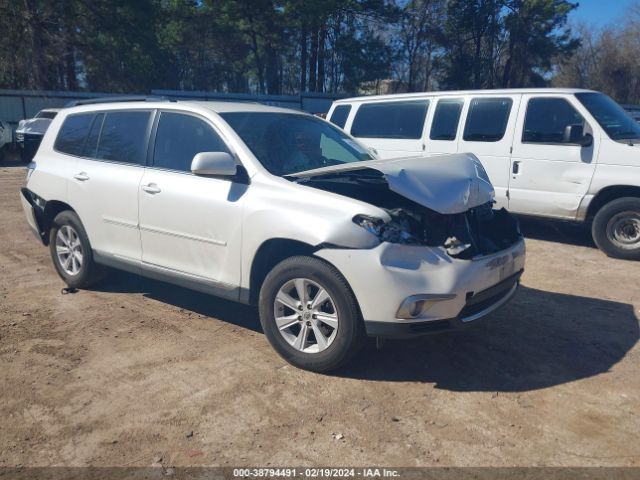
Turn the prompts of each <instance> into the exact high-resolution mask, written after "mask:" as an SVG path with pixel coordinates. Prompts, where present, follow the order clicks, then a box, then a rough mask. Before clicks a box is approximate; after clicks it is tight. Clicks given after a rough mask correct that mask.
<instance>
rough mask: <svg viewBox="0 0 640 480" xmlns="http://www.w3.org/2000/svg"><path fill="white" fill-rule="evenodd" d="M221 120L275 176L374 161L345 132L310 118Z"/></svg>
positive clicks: (271, 115)
mask: <svg viewBox="0 0 640 480" xmlns="http://www.w3.org/2000/svg"><path fill="white" fill-rule="evenodd" d="M220 116H221V117H222V118H223V119H224V120H225V121H226V122H227V123H228V124H229V125H230V126H231V128H233V129H234V130H235V131H236V133H237V134H238V135H239V136H240V138H242V141H243V142H244V143H246V144H247V146H248V147H249V149H250V150H251V152H252V153H253V154H254V155H255V156H256V158H257V159H258V160H259V161H260V163H261V164H262V165H263V166H264V167H265V168H266V169H267V170H268V171H269V172H271V173H272V174H274V175H281V176H282V175H290V174H293V173H298V172H304V171H306V170H313V169H315V168H322V167H327V166H330V165H340V164H343V163H350V162H361V161H364V160H372V159H373V157H372V156H371V155H370V154H369V153H367V151H366V149H365V148H363V147H362V146H360V145H359V144H358V143H357V142H356V141H355V140H353V139H352V138H350V137H349V136H348V135H346V134H345V133H343V132H342V131H341V130H339V129H338V128H336V127H334V126H333V125H331V124H329V123H328V122H325V121H324V120H320V119H318V118H315V117H312V116H309V115H302V114H296V113H279V112H229V113H221V114H220Z"/></svg>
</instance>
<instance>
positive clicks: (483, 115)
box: [464, 98, 513, 142]
mask: <svg viewBox="0 0 640 480" xmlns="http://www.w3.org/2000/svg"><path fill="white" fill-rule="evenodd" d="M512 103H513V101H512V100H511V99H510V98H474V99H473V100H471V105H470V106H469V113H468V114H467V122H466V124H465V127H464V140H465V141H467V142H498V141H500V140H502V138H503V137H504V133H505V130H506V129H507V122H508V121H509V113H510V112H511V105H512Z"/></svg>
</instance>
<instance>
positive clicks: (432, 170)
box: [292, 153, 495, 214]
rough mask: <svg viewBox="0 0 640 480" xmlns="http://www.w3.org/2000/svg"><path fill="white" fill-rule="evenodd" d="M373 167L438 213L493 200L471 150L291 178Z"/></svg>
mask: <svg viewBox="0 0 640 480" xmlns="http://www.w3.org/2000/svg"><path fill="white" fill-rule="evenodd" d="M363 169H373V170H377V171H379V172H381V173H382V174H383V175H384V178H385V180H386V181H387V183H388V185H389V189H390V190H392V191H393V192H395V193H397V194H399V195H402V196H403V197H406V198H408V199H410V200H412V201H414V202H416V203H418V204H420V205H423V206H425V207H427V208H430V209H431V210H435V211H436V212H438V213H442V214H454V213H462V212H466V211H467V210H469V209H470V208H473V207H477V206H478V205H483V204H485V203H487V202H490V201H492V200H493V199H494V196H495V192H494V190H493V185H491V182H490V181H489V177H488V176H487V173H486V172H485V170H484V168H483V167H482V164H481V163H480V161H479V160H478V158H477V157H476V156H475V155H473V154H471V153H457V154H451V155H436V156H431V157H426V156H425V157H406V158H394V159H385V160H370V161H366V162H353V163H344V164H341V165H336V166H331V167H323V168H317V169H314V170H308V171H306V172H299V173H296V174H294V175H292V176H295V177H315V176H317V175H324V174H329V173H340V172H345V173H346V172H350V173H351V174H353V173H354V172H357V171H358V170H363Z"/></svg>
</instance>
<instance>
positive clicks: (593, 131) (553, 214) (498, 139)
mask: <svg viewBox="0 0 640 480" xmlns="http://www.w3.org/2000/svg"><path fill="white" fill-rule="evenodd" d="M327 118H328V119H329V120H330V121H331V122H333V123H334V124H336V125H338V126H340V127H342V128H343V129H344V130H346V131H347V132H348V133H350V134H351V135H352V136H354V137H356V138H358V139H359V140H360V141H361V143H364V144H365V145H367V146H368V147H370V148H372V149H374V150H375V151H376V152H377V155H378V156H379V157H381V158H391V157H399V156H408V155H416V156H423V155H426V156H431V155H438V154H445V153H457V152H472V153H474V154H475V155H476V156H477V157H478V158H480V160H481V162H482V164H483V165H484V167H485V169H486V171H487V173H488V174H489V178H490V179H491V182H492V183H493V185H494V187H495V190H496V201H497V203H498V206H503V207H506V208H508V209H509V210H510V211H512V212H514V213H520V214H525V215H535V216H540V217H550V218H558V219H564V220H572V221H577V222H591V223H592V234H593V239H594V241H595V242H596V244H597V245H598V247H599V248H600V249H601V250H603V251H604V252H605V253H606V254H607V255H609V256H612V257H617V258H627V259H640V124H638V123H637V122H635V121H634V120H633V119H632V118H631V117H630V116H629V115H628V113H627V112H625V110H624V109H623V108H622V107H620V106H619V105H618V104H617V103H615V102H614V101H613V100H611V99H610V98H609V97H607V96H606V95H604V94H602V93H599V92H594V91H589V90H578V89H511V90H479V91H459V92H453V91H452V92H432V93H412V94H398V95H381V96H369V97H357V98H348V99H343V100H338V101H336V102H334V103H333V105H332V106H331V109H330V110H329V113H328V115H327Z"/></svg>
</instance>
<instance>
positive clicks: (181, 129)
mask: <svg viewBox="0 0 640 480" xmlns="http://www.w3.org/2000/svg"><path fill="white" fill-rule="evenodd" d="M201 152H229V150H228V149H227V147H226V145H225V144H224V142H223V141H222V139H221V138H220V136H219V135H218V134H217V133H216V132H215V131H214V130H213V128H211V127H210V126H209V125H208V124H207V123H206V122H205V121H203V120H201V119H200V118H198V117H194V116H193V115H185V114H182V113H174V112H162V113H161V115H160V120H159V121H158V133H157V134H156V141H155V146H154V151H153V166H154V167H158V168H163V169H167V170H178V171H181V172H190V171H191V161H192V160H193V157H195V156H196V154H198V153H201Z"/></svg>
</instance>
